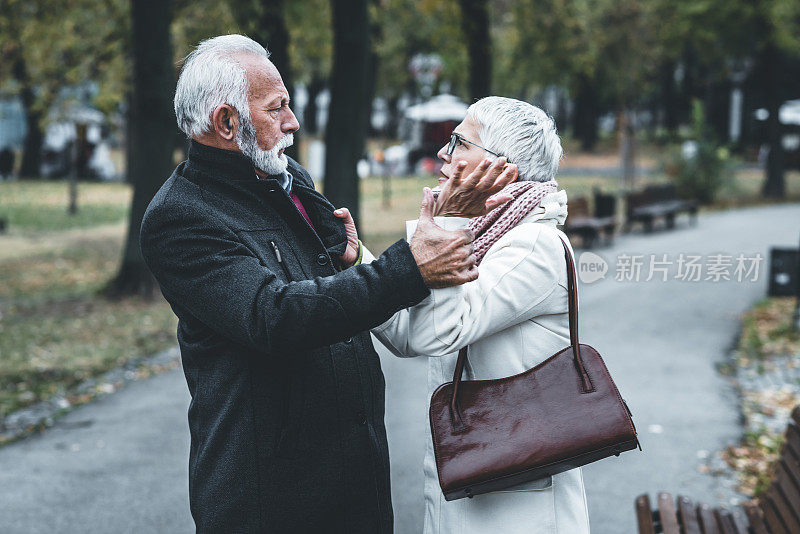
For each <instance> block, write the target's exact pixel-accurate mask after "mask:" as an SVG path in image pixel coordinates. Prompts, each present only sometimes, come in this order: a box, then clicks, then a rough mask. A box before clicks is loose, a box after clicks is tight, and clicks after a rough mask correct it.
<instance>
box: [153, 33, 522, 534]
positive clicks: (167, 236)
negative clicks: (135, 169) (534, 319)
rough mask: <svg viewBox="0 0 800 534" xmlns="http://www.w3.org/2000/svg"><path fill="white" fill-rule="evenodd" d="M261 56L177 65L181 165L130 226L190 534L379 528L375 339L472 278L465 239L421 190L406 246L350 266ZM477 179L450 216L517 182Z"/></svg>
mask: <svg viewBox="0 0 800 534" xmlns="http://www.w3.org/2000/svg"><path fill="white" fill-rule="evenodd" d="M268 57H269V54H268V53H267V51H266V50H265V49H264V48H263V47H262V46H260V45H259V44H258V43H256V42H254V41H252V40H251V39H248V38H246V37H243V36H239V35H228V36H220V37H216V38H214V39H210V40H207V41H204V42H202V43H201V44H200V45H199V46H198V47H197V49H196V50H195V51H194V52H192V53H191V54H190V55H189V57H188V58H187V60H186V62H185V64H184V66H183V70H182V72H181V75H180V78H179V80H178V85H177V90H176V92H175V113H176V116H177V120H178V124H179V125H180V127H181V129H182V130H183V131H184V132H186V134H187V135H188V136H189V137H190V138H191V139H192V141H191V145H190V148H189V155H188V159H187V160H186V161H185V162H183V163H181V164H180V165H179V166H178V167H177V168H176V169H175V171H174V173H173V174H172V176H170V177H169V178H168V179H167V181H166V182H165V183H164V185H163V186H162V187H161V189H160V190H159V191H158V193H156V195H155V197H154V198H153V200H152V201H151V203H150V205H149V207H148V209H147V211H146V213H145V216H144V220H143V222H142V227H141V239H140V242H141V249H142V254H143V256H144V258H145V261H146V262H147V265H148V266H149V268H150V269H151V271H152V272H153V275H154V276H155V277H156V279H157V280H158V283H159V285H160V287H161V290H162V293H163V294H164V296H165V298H166V299H167V301H168V302H169V303H170V305H171V306H172V309H173V310H174V312H175V314H176V315H177V316H178V319H179V323H178V341H179V343H180V348H181V356H182V362H183V369H184V373H185V375H186V381H187V384H188V386H189V391H190V393H191V395H192V401H191V404H190V406H189V429H190V433H191V451H190V458H189V495H190V505H191V511H192V515H193V517H194V519H195V523H196V525H197V530H198V531H199V532H278V533H285V532H347V533H359V532H364V533H370V534H374V533H377V532H391V531H392V520H393V517H392V507H391V501H390V491H389V458H388V450H387V444H386V432H385V428H384V423H383V416H384V379H383V374H382V372H381V368H380V363H379V359H378V356H377V354H376V353H375V350H374V348H373V346H372V342H371V338H370V335H369V329H370V328H372V327H375V326H377V325H379V324H381V323H383V322H384V321H386V320H387V319H388V318H389V317H391V316H392V314H394V313H395V312H397V311H398V310H401V309H404V308H407V307H409V306H413V305H415V304H417V303H418V302H420V301H421V300H423V299H424V298H425V297H426V296H427V295H428V294H429V293H430V289H431V288H438V287H448V286H454V285H459V284H463V283H465V282H467V281H470V280H474V279H475V278H476V277H477V271H476V269H475V260H474V257H473V256H472V248H471V247H472V245H471V241H472V235H471V233H470V232H468V231H458V232H446V231H444V230H443V229H441V228H439V227H437V226H436V225H435V224H434V223H433V220H432V210H433V200H432V196H431V194H430V191H426V194H425V199H424V201H423V205H422V209H421V219H422V223H421V224H420V228H419V230H418V231H417V233H416V234H415V235H414V237H413V239H412V240H411V243H410V244H409V243H407V242H406V241H405V240H400V241H398V242H397V243H395V244H394V245H392V246H391V247H389V248H388V249H387V250H386V251H385V252H384V254H383V255H382V256H381V257H380V258H378V259H377V260H376V261H374V262H373V263H371V264H369V265H367V264H364V265H361V264H360V262H359V260H358V258H359V253H360V243H359V242H357V241H348V239H347V235H346V232H345V227H344V223H343V222H342V219H341V218H339V217H340V216H341V215H342V212H339V213H338V215H337V214H334V208H333V206H332V205H331V204H330V203H329V202H328V201H327V200H326V199H325V197H324V196H322V195H321V194H319V193H317V192H316V191H315V189H314V185H313V182H312V181H311V178H310V177H309V176H308V173H307V172H306V171H305V169H303V168H302V167H301V166H300V165H298V164H297V163H296V162H295V161H293V160H291V159H289V158H287V157H286V156H285V155H284V154H283V151H284V149H285V148H286V147H288V146H290V145H291V143H292V133H293V132H294V131H296V130H297V129H298V127H299V125H298V123H297V120H296V119H295V116H294V114H293V113H292V111H291V109H290V108H289V95H288V93H287V91H286V88H285V87H284V84H283V81H282V80H281V77H280V74H279V73H278V71H277V69H276V68H275V66H274V65H273V64H272V63H271V62H270V61H269V59H268ZM484 171H485V173H484V177H483V180H482V183H483V184H484V185H485V187H482V188H476V191H475V192H473V193H471V194H464V195H460V196H461V197H462V198H461V200H459V199H458V197H459V195H453V198H454V205H453V206H451V207H450V209H448V211H450V212H454V213H459V212H460V209H459V207H458V205H457V204H458V203H459V202H462V203H463V204H464V205H465V206H466V205H467V204H470V203H471V204H472V205H473V207H474V204H475V202H478V203H481V202H486V205H487V207H489V206H491V205H492V202H495V203H496V202H497V199H496V198H495V199H492V198H490V196H491V195H492V194H493V193H496V192H497V191H499V190H500V189H502V187H504V185H505V184H507V183H508V182H510V181H511V180H512V179H513V178H514V176H513V173H514V171H513V169H510V168H506V169H503V166H502V165H493V166H492V167H491V168H490V169H488V170H487V169H484ZM501 173H502V174H501ZM476 199H477V200H476ZM355 264H358V265H355Z"/></svg>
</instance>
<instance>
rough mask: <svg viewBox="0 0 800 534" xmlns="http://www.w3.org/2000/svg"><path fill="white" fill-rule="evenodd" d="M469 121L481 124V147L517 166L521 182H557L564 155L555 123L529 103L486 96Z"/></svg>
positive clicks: (474, 106)
mask: <svg viewBox="0 0 800 534" xmlns="http://www.w3.org/2000/svg"><path fill="white" fill-rule="evenodd" d="M467 117H469V118H471V119H472V120H473V121H474V122H476V123H477V124H478V127H479V128H478V135H480V137H481V144H482V145H483V146H484V147H486V148H487V149H489V150H491V151H492V152H497V153H498V154H500V155H503V156H505V157H506V158H507V159H508V161H509V162H510V163H515V164H516V165H517V169H518V170H519V179H520V180H532V181H538V182H547V181H549V180H552V179H553V178H555V175H556V171H558V162H559V161H561V157H562V156H563V155H564V150H563V149H562V148H561V138H560V137H559V136H558V133H557V132H556V125H555V121H553V119H552V118H551V117H550V116H548V115H547V113H545V112H544V111H543V110H542V109H540V108H537V107H536V106H534V105H531V104H529V103H527V102H523V101H521V100H515V99H513V98H504V97H501V96H487V97H486V98H481V99H480V100H478V101H477V102H475V103H474V104H472V105H471V106H470V107H469V109H468V110H467Z"/></svg>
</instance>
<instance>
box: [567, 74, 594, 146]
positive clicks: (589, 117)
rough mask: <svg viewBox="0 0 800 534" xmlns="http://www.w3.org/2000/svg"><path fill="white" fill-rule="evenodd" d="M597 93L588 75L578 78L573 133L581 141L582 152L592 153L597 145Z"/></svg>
mask: <svg viewBox="0 0 800 534" xmlns="http://www.w3.org/2000/svg"><path fill="white" fill-rule="evenodd" d="M597 108H598V105H597V93H596V91H595V90H594V84H593V82H592V80H591V79H589V77H588V76H586V75H581V76H580V77H579V78H578V90H577V94H576V95H575V110H574V111H573V115H572V118H573V131H574V132H575V137H577V138H578V139H580V141H581V150H583V151H584V152H591V151H592V150H594V147H595V145H596V144H597V119H598V117H597V115H598V111H597Z"/></svg>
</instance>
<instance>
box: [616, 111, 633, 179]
mask: <svg viewBox="0 0 800 534" xmlns="http://www.w3.org/2000/svg"><path fill="white" fill-rule="evenodd" d="M617 116H618V117H619V119H618V120H617V123H618V125H619V147H620V166H621V168H622V184H623V188H624V189H625V190H626V191H631V190H632V189H633V186H634V182H635V179H636V130H635V128H634V124H633V120H632V119H631V116H630V112H629V111H628V108H627V107H623V108H622V109H620V111H619V112H618V115H617Z"/></svg>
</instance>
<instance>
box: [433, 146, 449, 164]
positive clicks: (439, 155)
mask: <svg viewBox="0 0 800 534" xmlns="http://www.w3.org/2000/svg"><path fill="white" fill-rule="evenodd" d="M436 157H437V158H439V159H440V160H442V161H444V162H445V163H450V154H448V153H447V145H444V146H443V147H442V148H440V149H439V152H437V153H436Z"/></svg>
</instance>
